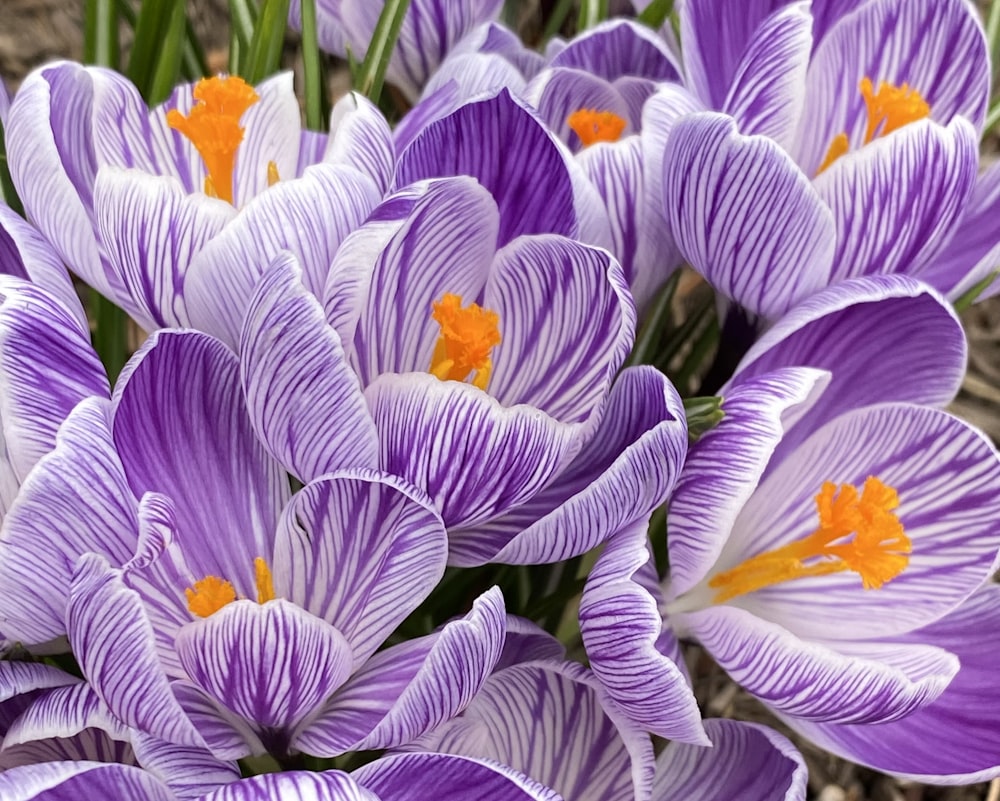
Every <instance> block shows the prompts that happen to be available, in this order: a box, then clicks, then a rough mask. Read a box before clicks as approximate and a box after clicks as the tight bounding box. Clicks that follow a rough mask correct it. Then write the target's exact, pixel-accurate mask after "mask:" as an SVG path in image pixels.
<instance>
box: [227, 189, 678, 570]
mask: <svg viewBox="0 0 1000 801" xmlns="http://www.w3.org/2000/svg"><path fill="white" fill-rule="evenodd" d="M505 222H506V221H505V220H504V218H503V217H502V216H498V214H497V207H496V205H495V202H494V199H493V197H491V195H490V193H489V192H487V190H486V189H484V188H483V187H482V186H480V185H479V184H478V183H476V182H475V181H472V180H470V179H468V178H451V179H441V180H437V181H427V182H423V183H419V184H414V185H412V186H410V187H409V188H408V189H406V190H404V191H402V192H400V193H397V194H395V195H393V196H391V197H390V198H389V199H387V200H386V201H385V203H383V204H382V205H381V206H379V207H378V208H377V209H376V211H375V212H374V213H373V215H372V218H371V219H370V220H369V222H368V223H366V224H365V225H364V226H362V228H360V229H359V230H358V231H357V232H355V234H353V235H352V236H351V237H350V238H349V239H348V240H346V241H345V242H344V245H343V247H342V249H341V255H340V256H338V258H337V259H336V260H335V261H334V264H333V266H332V268H331V272H330V281H329V283H328V287H327V293H326V309H325V313H324V311H323V310H322V309H321V308H320V307H319V306H318V304H317V303H316V301H315V300H314V299H313V298H312V297H311V296H309V295H308V293H306V292H305V291H304V289H303V288H302V286H301V285H300V284H299V282H298V280H297V278H296V274H295V273H296V270H295V267H294V264H293V263H291V262H286V263H281V262H276V263H275V264H273V265H272V268H271V272H270V273H269V275H268V276H266V277H265V279H264V280H263V281H262V282H261V286H260V287H259V289H258V294H257V296H256V299H255V301H254V305H253V307H252V313H251V315H250V316H249V317H248V322H247V326H246V327H245V328H244V333H243V338H242V341H241V345H240V358H241V361H242V363H243V374H244V376H246V386H247V392H248V397H249V398H250V405H251V409H252V410H253V411H252V414H253V415H254V416H255V419H256V420H257V421H258V422H257V425H261V426H263V425H273V426H276V427H277V428H280V429H282V430H283V431H289V432H294V436H288V437H286V438H285V439H286V440H287V441H294V442H295V443H297V446H298V452H297V453H293V452H291V451H289V450H285V451H283V452H281V453H279V452H277V451H276V452H274V455H275V457H276V458H279V459H280V460H282V461H283V463H285V464H287V465H288V466H289V469H293V465H298V467H296V468H295V469H293V472H296V474H297V475H300V477H301V478H303V479H305V480H308V479H310V478H312V477H313V476H314V471H315V470H316V469H319V470H323V469H325V467H324V466H325V465H326V464H327V463H328V461H329V460H330V459H331V458H334V457H335V456H336V454H337V453H338V450H339V449H340V447H341V446H339V445H337V443H336V442H334V441H333V440H331V438H330V436H329V431H328V420H329V419H330V418H329V417H328V416H324V413H323V412H322V411H320V410H322V409H325V408H328V405H327V404H328V402H327V401H326V400H324V399H326V398H334V397H337V398H339V397H342V396H344V397H346V396H347V395H348V394H350V395H351V397H353V398H355V400H353V401H351V403H352V406H354V405H361V408H364V409H366V411H367V413H368V414H369V415H370V417H368V418H367V419H366V423H365V425H367V426H370V427H371V428H370V429H369V430H372V431H373V432H374V433H373V437H372V439H373V441H374V442H375V443H376V446H375V447H376V449H377V451H376V452H377V454H378V467H379V468H380V469H382V470H385V471H387V472H390V473H393V474H396V475H400V476H402V477H404V478H406V479H407V480H408V481H410V482H412V483H413V484H415V485H416V486H418V487H420V488H421V489H423V490H424V491H426V492H427V493H428V495H429V496H430V497H431V498H432V499H433V501H434V504H435V506H436V508H438V509H439V511H440V512H441V514H442V517H443V518H444V521H445V525H446V526H447V527H448V529H449V535H450V542H451V561H452V563H454V564H462V565H470V564H482V563H484V562H488V561H494V560H499V561H510V562H516V563H538V562H548V561H558V560H561V559H565V558H568V557H569V556H572V555H574V554H579V553H582V552H583V551H585V550H588V549H589V548H591V547H594V546H595V545H597V544H599V543H600V542H601V541H602V540H603V539H604V538H605V537H607V536H608V535H609V534H610V533H611V532H612V531H614V530H616V529H617V528H618V527H620V526H621V525H623V524H624V523H625V522H626V518H628V517H629V516H630V515H632V514H634V510H633V508H632V506H631V503H632V500H630V501H629V502H627V503H623V499H633V500H634V503H635V505H636V506H637V507H644V506H646V505H648V504H652V506H648V508H649V509H651V508H653V506H655V505H656V504H658V503H659V502H661V501H662V498H663V497H665V493H667V492H668V491H669V487H670V486H671V485H672V481H673V476H674V475H676V469H677V466H678V465H679V463H680V460H682V459H683V453H684V449H685V446H686V434H685V432H684V425H683V423H682V422H681V421H682V416H681V415H682V412H681V410H680V403H679V400H678V398H677V395H676V392H675V391H674V389H673V387H671V386H670V384H669V382H668V381H667V380H666V378H665V377H663V376H662V375H661V374H659V373H657V372H656V371H655V370H651V369H646V368H642V369H636V370H627V371H625V372H624V373H623V374H622V375H621V376H620V377H619V378H618V380H617V382H615V384H614V387H612V381H613V379H614V376H615V374H616V373H617V372H618V370H619V368H620V367H621V364H622V361H623V360H624V357H625V355H626V353H627V352H628V349H629V347H630V346H631V341H632V326H633V316H632V315H633V312H632V307H631V301H630V299H629V297H628V292H627V289H626V288H625V286H624V281H623V279H622V276H621V271H620V268H619V267H618V265H617V263H616V262H615V261H614V260H613V259H612V258H611V257H610V255H609V254H608V253H606V252H605V251H601V250H597V249H594V248H590V247H587V246H585V245H582V244H580V243H578V242H574V241H572V240H570V239H567V238H565V237H561V236H553V235H537V236H525V235H522V236H516V237H515V238H513V239H509V240H508V239H507V237H508V236H509V233H508V231H509V229H507V228H506V227H505ZM302 343H317V344H316V346H315V347H310V348H303V346H302ZM261 375H263V376H271V377H272V378H271V379H270V380H272V381H273V376H276V375H280V376H281V378H280V384H267V383H263V382H261V381H260V380H259V378H258V376H261ZM359 381H360V384H361V387H362V390H363V393H364V394H363V396H362V395H361V393H360V392H358V389H357V383H358V382H359ZM288 398H296V401H295V402H294V403H291V404H290V403H288V401H287V399H288ZM337 402H338V403H339V402H340V401H337ZM257 415H260V417H259V418H258V417H257ZM359 419H360V418H359ZM368 421H370V422H368ZM267 439H269V440H272V441H273V440H274V439H275V437H273V436H269V437H267ZM306 463H308V466H303V465H305V464H306ZM317 465H318V467H314V466H317Z"/></svg>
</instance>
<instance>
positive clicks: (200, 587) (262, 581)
mask: <svg viewBox="0 0 1000 801" xmlns="http://www.w3.org/2000/svg"><path fill="white" fill-rule="evenodd" d="M253 571H254V582H255V583H256V585H257V603H259V604H266V603H267V602H268V601H273V600H274V599H275V598H276V597H277V596H275V594H274V581H273V580H272V577H271V570H270V568H269V567H268V566H267V562H265V561H264V560H263V559H262V558H261V557H259V556H258V557H257V558H256V559H254V560H253ZM184 595H185V597H187V602H188V609H189V610H191V613H192V614H195V615H197V616H198V617H208V616H209V615H213V614H215V613H216V612H218V611H219V610H220V609H222V607H224V606H226V605H227V604H231V603H232V602H233V601H235V600H236V597H237V596H236V588H235V587H233V585H232V583H230V582H228V581H226V580H225V579H222V578H219V577H218V576H205V578H203V579H201V580H199V581H196V582H195V583H194V586H193V587H188V588H187V589H186V590H184Z"/></svg>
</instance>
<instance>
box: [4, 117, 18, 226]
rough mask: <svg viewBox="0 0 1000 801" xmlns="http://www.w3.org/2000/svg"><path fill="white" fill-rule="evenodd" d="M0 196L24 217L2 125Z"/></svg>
mask: <svg viewBox="0 0 1000 801" xmlns="http://www.w3.org/2000/svg"><path fill="white" fill-rule="evenodd" d="M0 194H2V195H3V199H4V202H5V203H6V204H7V205H8V206H10V207H11V208H12V209H14V211H16V212H17V213H18V214H20V215H21V216H22V217H23V216H24V206H22V205H21V198H19V197H18V196H17V190H16V189H15V188H14V182H13V181H12V180H11V177H10V168H9V167H8V166H7V146H6V144H5V143H4V135H3V125H0Z"/></svg>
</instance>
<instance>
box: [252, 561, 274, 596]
mask: <svg viewBox="0 0 1000 801" xmlns="http://www.w3.org/2000/svg"><path fill="white" fill-rule="evenodd" d="M253 572H254V580H255V581H256V583H257V603H259V604H266V603H267V602H268V601H273V600H274V581H273V580H272V578H271V569H270V568H269V567H268V566H267V562H265V561H264V560H263V559H261V557H259V556H258V557H257V558H256V559H254V560H253Z"/></svg>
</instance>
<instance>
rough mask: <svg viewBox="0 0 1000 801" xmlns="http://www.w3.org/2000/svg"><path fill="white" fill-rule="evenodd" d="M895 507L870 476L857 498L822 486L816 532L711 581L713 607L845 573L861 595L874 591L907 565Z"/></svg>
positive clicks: (886, 489) (887, 490)
mask: <svg viewBox="0 0 1000 801" xmlns="http://www.w3.org/2000/svg"><path fill="white" fill-rule="evenodd" d="M897 506H899V495H898V494H897V492H896V490H895V489H893V488H892V487H890V486H887V485H886V484H883V483H882V482H881V481H879V480H878V479H877V478H875V477H874V476H869V477H868V478H867V479H866V480H865V484H864V489H863V490H862V492H861V496H860V497H858V490H857V488H856V487H854V486H853V485H851V484H841V485H840V489H839V491H838V489H837V486H836V485H835V484H833V483H832V482H830V481H827V482H825V483H824V484H823V488H822V489H821V490H820V493H819V495H817V496H816V509H817V511H818V513H819V528H818V529H816V531H814V532H813V533H812V534H809V535H807V536H805V537H803V538H802V539H800V540H796V541H795V542H793V543H791V544H789V545H784V546H782V547H780V548H775V549H774V550H772V551H767V552H766V553H762V554H758V555H757V556H752V557H750V558H749V559H747V560H746V561H744V562H742V563H740V564H739V565H737V566H736V567H734V568H732V569H730V570H726V571H724V572H722V573H718V574H717V575H715V576H713V577H712V578H711V579H710V580H709V582H708V586H709V587H712V588H713V589H715V590H718V592H717V593H716V595H715V598H714V602H715V603H724V602H725V601H728V600H730V599H731V598H735V597H737V596H739V595H746V594H747V593H750V592H754V591H755V590H759V589H762V588H764V587H770V586H771V585H772V584H778V583H781V582H783V581H791V580H792V579H797V578H805V577H806V576H825V575H828V574H830V573H840V572H842V571H844V570H852V571H854V572H855V573H857V574H858V575H859V576H861V583H862V586H863V587H864V588H865V589H866V590H871V589H878V588H879V587H881V586H882V585H883V584H884V583H885V582H887V581H890V580H892V579H894V578H895V577H896V576H898V575H899V574H900V573H902V572H903V571H904V570H905V569H906V566H907V565H908V564H909V562H910V557H909V554H910V551H911V543H910V538H909V537H907V536H906V533H905V532H904V530H903V524H902V523H901V522H900V520H899V518H898V517H897V516H896V515H895V514H893V511H892V510H893V509H895V508H896V507H897ZM851 534H853V535H854V537H853V538H852V537H851Z"/></svg>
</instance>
